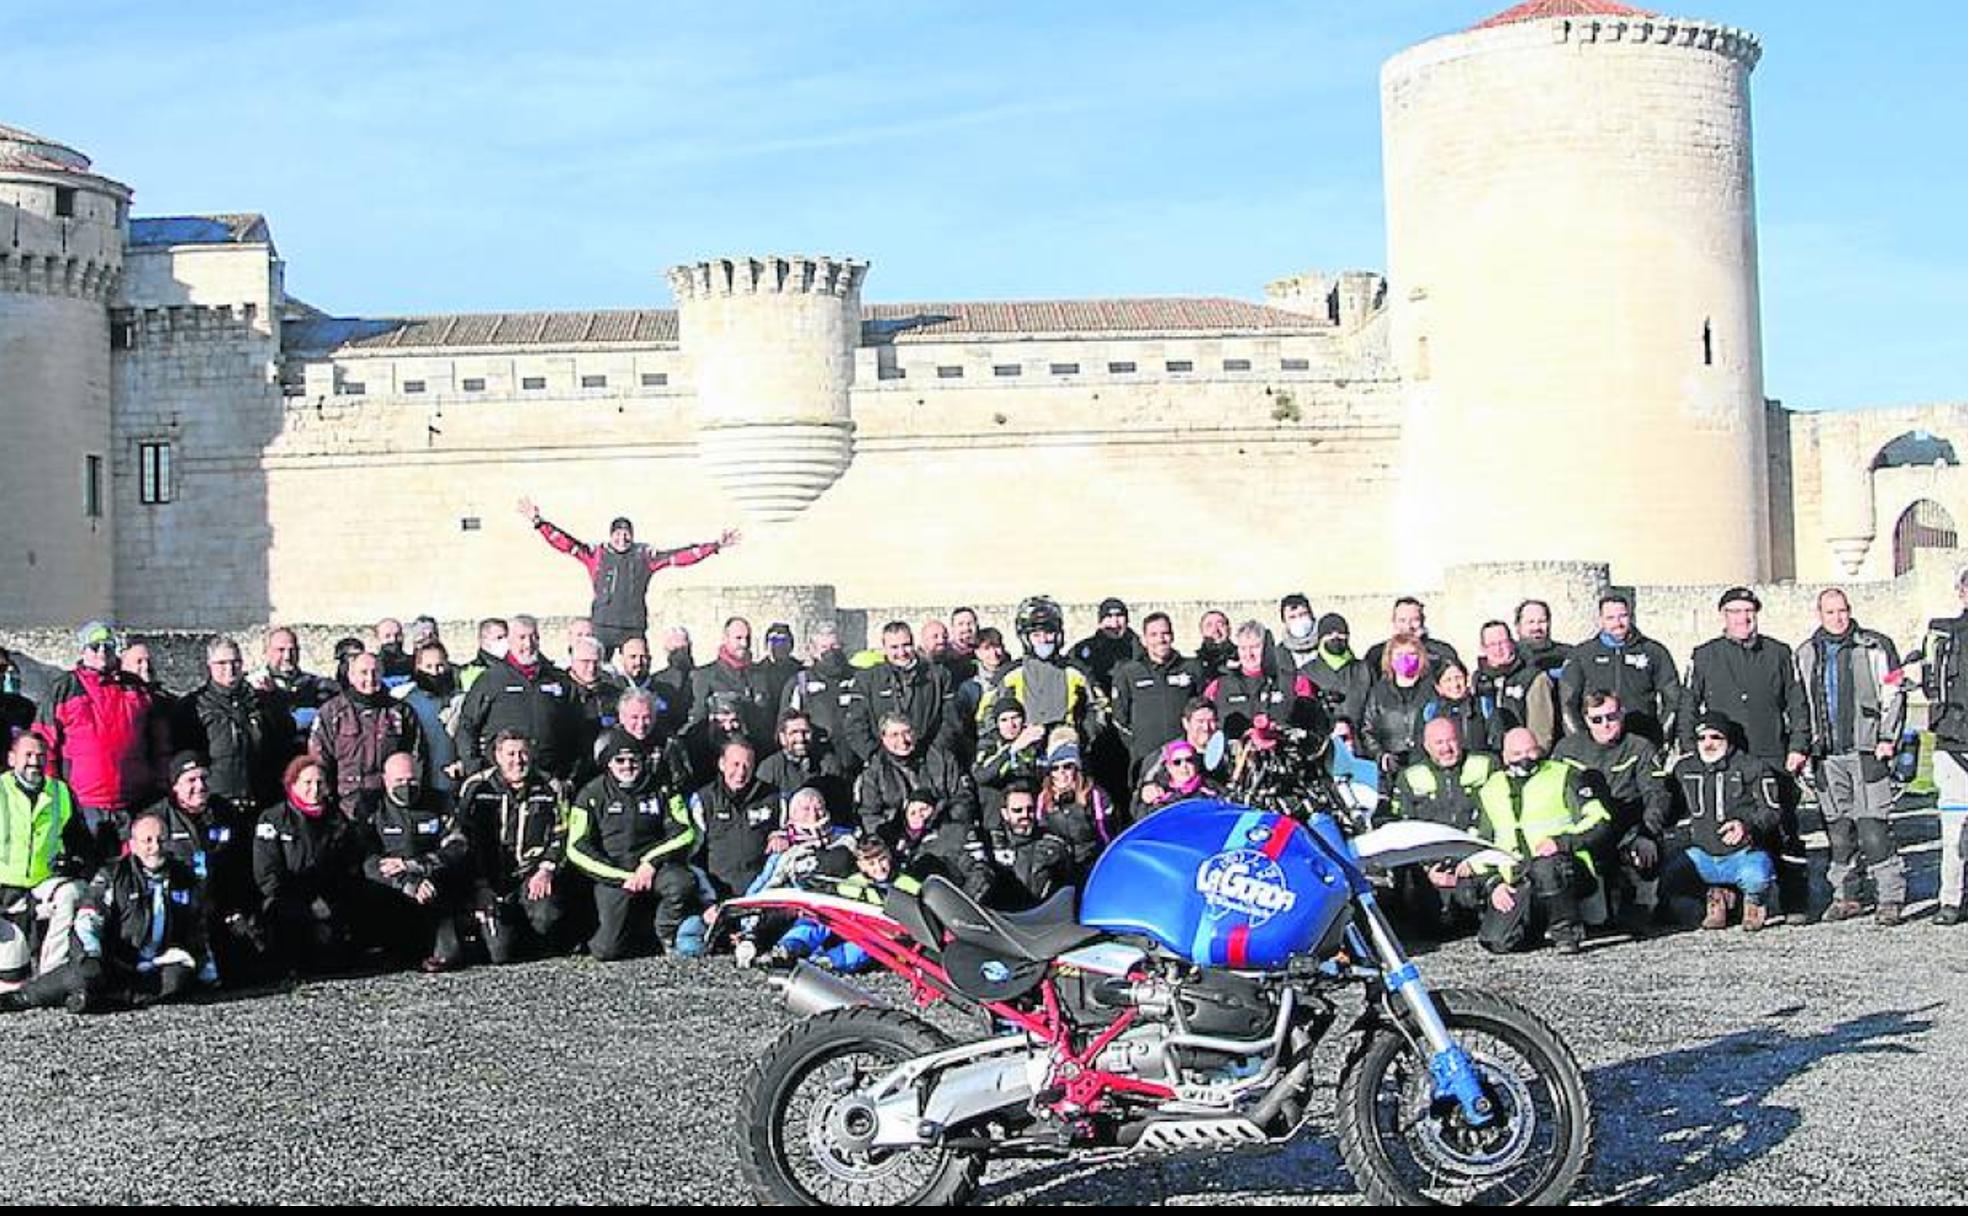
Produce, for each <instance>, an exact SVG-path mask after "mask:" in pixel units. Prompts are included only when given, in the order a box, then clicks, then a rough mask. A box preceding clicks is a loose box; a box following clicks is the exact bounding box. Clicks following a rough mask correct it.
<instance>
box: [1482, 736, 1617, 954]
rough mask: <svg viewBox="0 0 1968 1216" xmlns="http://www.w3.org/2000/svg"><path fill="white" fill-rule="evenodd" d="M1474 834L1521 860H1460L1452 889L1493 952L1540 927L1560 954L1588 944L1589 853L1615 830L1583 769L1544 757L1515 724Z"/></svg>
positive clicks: (1509, 948)
mask: <svg viewBox="0 0 1968 1216" xmlns="http://www.w3.org/2000/svg"><path fill="white" fill-rule="evenodd" d="M1477 805H1478V807H1479V809H1480V810H1481V812H1482V822H1481V826H1480V829H1479V834H1480V835H1481V836H1482V837H1483V838H1484V839H1485V840H1488V841H1489V842H1490V843H1492V844H1494V845H1496V846H1497V847H1498V848H1500V849H1502V850H1504V851H1505V852H1509V853H1514V854H1516V855H1517V856H1518V857H1519V858H1520V859H1522V860H1520V861H1519V862H1518V863H1517V864H1516V865H1514V866H1508V867H1504V868H1502V869H1499V870H1486V869H1483V868H1480V867H1473V866H1471V865H1470V864H1469V863H1464V865H1462V866H1461V867H1458V869H1457V873H1458V875H1459V876H1460V877H1461V882H1460V883H1459V884H1458V888H1457V897H1458V899H1460V900H1462V901H1463V902H1464V904H1465V905H1466V906H1476V907H1478V908H1480V914H1481V917H1482V920H1481V924H1480V927H1479V928H1478V930H1477V940H1478V941H1479V942H1481V943H1482V946H1483V948H1484V949H1485V950H1488V951H1489V952H1490V953H1492V954H1510V953H1514V952H1516V951H1518V950H1523V949H1527V948H1529V947H1530V946H1532V945H1533V944H1535V943H1536V942H1537V940H1538V938H1539V936H1540V934H1539V931H1540V929H1542V931H1543V933H1544V934H1545V935H1548V936H1549V937H1550V938H1551V942H1552V944H1553V945H1554V946H1556V947H1557V948H1558V953H1560V954H1577V953H1578V952H1579V951H1580V950H1581V949H1582V948H1583V947H1584V945H1585V916H1584V910H1583V905H1584V904H1585V902H1586V901H1587V900H1591V899H1593V898H1594V897H1595V896H1596V894H1597V892H1598V882H1599V876H1598V871H1597V869H1596V867H1595V866H1594V864H1593V861H1592V854H1593V852H1594V851H1595V850H1598V849H1601V848H1603V847H1604V846H1605V845H1606V843H1607V837H1608V836H1609V835H1610V834H1611V831H1612V816H1611V815H1610V814H1609V813H1608V812H1607V810H1606V808H1605V806H1604V804H1602V803H1601V802H1600V801H1599V800H1598V799H1597V798H1595V797H1593V795H1592V790H1591V787H1590V786H1589V785H1588V784H1587V780H1586V773H1585V771H1584V770H1583V769H1581V768H1579V767H1578V766H1577V765H1573V764H1569V763H1567V762H1565V761H1563V760H1546V759H1544V749H1543V746H1542V745H1541V744H1539V743H1538V740H1537V736H1536V735H1534V734H1532V733H1531V732H1530V731H1529V730H1528V729H1526V728H1525V727H1521V726H1520V727H1517V728H1516V729H1514V730H1512V731H1510V732H1509V733H1508V734H1506V735H1505V736H1504V737H1503V770H1502V771H1501V772H1498V773H1496V774H1495V775H1493V776H1491V778H1490V779H1489V780H1488V781H1485V782H1484V783H1483V786H1482V788H1481V789H1480V790H1479V791H1478V792H1477Z"/></svg>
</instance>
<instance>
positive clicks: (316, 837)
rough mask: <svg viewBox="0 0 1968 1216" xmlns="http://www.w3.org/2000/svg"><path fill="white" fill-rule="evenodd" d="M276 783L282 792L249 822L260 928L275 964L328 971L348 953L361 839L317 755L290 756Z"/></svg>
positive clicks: (282, 967)
mask: <svg viewBox="0 0 1968 1216" xmlns="http://www.w3.org/2000/svg"><path fill="white" fill-rule="evenodd" d="M282 785H283V786H284V788H285V789H286V791H287V793H286V797H285V798H283V799H282V800H281V801H280V802H278V803H276V804H274V805H273V806H270V807H268V808H267V809H266V810H265V811H263V812H261V814H260V822H259V823H258V825H256V826H255V827H254V829H253V881H254V883H255V884H256V885H257V886H258V887H259V891H260V922H259V927H260V931H261V932H262V933H263V934H264V936H265V939H266V941H267V943H268V945H269V947H270V949H269V956H270V959H271V961H272V963H273V964H274V966H275V967H276V968H277V969H278V970H280V971H281V972H284V973H288V974H292V973H295V972H303V973H313V974H319V973H323V972H330V971H335V970H338V969H340V968H342V967H346V966H347V965H348V964H349V963H350V962H351V961H352V959H353V957H354V956H353V952H352V951H351V949H350V946H349V930H350V928H351V920H352V919H353V914H354V913H355V911H356V900H357V896H356V887H355V884H356V882H357V881H358V879H357V873H356V871H357V867H358V866H359V865H360V863H361V843H360V841H358V840H357V839H356V836H355V832H354V829H353V826H352V825H351V824H350V823H349V821H348V819H347V818H346V817H345V816H344V815H343V814H342V813H341V812H340V811H339V810H337V809H336V808H335V806H334V804H333V800H332V799H333V796H332V794H331V792H330V790H329V787H328V777H327V774H326V772H325V771H324V770H323V769H322V766H321V763H320V762H319V761H317V760H315V759H314V758H313V757H311V756H301V757H298V758H296V759H295V760H294V761H293V762H292V763H291V764H289V765H288V766H287V772H286V775H285V776H284V777H283V779H282Z"/></svg>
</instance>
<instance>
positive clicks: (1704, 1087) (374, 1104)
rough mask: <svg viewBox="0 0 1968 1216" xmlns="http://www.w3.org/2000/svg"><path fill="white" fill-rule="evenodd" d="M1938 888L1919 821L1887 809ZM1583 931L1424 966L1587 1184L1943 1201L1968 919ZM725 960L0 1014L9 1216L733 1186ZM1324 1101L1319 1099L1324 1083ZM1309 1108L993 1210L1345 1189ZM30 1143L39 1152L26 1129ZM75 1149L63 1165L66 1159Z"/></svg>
mask: <svg viewBox="0 0 1968 1216" xmlns="http://www.w3.org/2000/svg"><path fill="white" fill-rule="evenodd" d="M1900 830H1901V834H1902V838H1903V839H1905V840H1907V841H1908V842H1909V843H1910V844H1911V845H1912V846H1913V852H1912V854H1911V861H1912V864H1913V870H1914V882H1915V894H1916V896H1920V895H1923V894H1924V895H1926V896H1928V897H1929V898H1931V892H1932V889H1933V885H1934V882H1933V874H1932V869H1933V852H1934V849H1933V840H1932V837H1933V829H1932V824H1931V819H1930V818H1927V817H1921V816H1912V817H1909V818H1908V819H1906V820H1904V821H1903V822H1902V824H1901V828H1900ZM1916 911H1917V912H1922V913H1923V918H1922V919H1921V920H1920V921H1919V922H1918V923H1914V924H1911V925H1908V926H1906V927H1904V928H1902V929H1900V930H1897V931H1891V932H1888V931H1883V930H1880V929H1877V928H1876V927H1874V926H1873V925H1872V924H1870V923H1869V922H1864V923H1857V924H1848V925H1839V926H1811V927H1783V928H1779V929H1775V930H1772V931H1771V932H1770V933H1769V934H1767V935H1765V936H1764V937H1762V938H1760V939H1746V938H1744V937H1743V936H1742V935H1741V934H1740V933H1738V932H1735V931H1731V932H1729V933H1726V934H1683V935H1679V936H1675V937H1670V938H1665V939H1659V940H1654V941H1649V942H1642V943H1626V942H1607V943H1602V944H1599V945H1597V946H1595V947H1594V948H1593V949H1591V950H1588V951H1587V953H1586V954H1585V955H1584V956H1582V957H1580V958H1577V959H1569V960H1567V959H1559V958H1556V957H1554V956H1551V955H1550V954H1549V953H1545V954H1540V955H1534V956H1528V957H1522V958H1516V959H1510V960H1503V961H1498V960H1492V959H1488V958H1484V957H1481V956H1480V955H1479V953H1478V952H1476V951H1475V950H1474V948H1473V947H1472V946H1471V945H1469V944H1468V943H1459V944H1456V945H1452V946H1449V947H1447V948H1444V949H1442V950H1440V951H1436V952H1433V953H1431V954H1428V955H1427V956H1426V957H1425V958H1424V959H1423V973H1424V975H1426V976H1427V977H1428V978H1429V979H1430V980H1431V981H1432V982H1434V983H1436V984H1438V985H1441V984H1450V983H1453V984H1468V985H1481V986H1485V987H1489V988H1492V989H1495V990H1498V991H1501V992H1504V993H1507V994H1509V995H1511V996H1514V997H1516V998H1518V999H1520V1000H1522V1001H1525V1002H1526V1003H1528V1004H1530V1005H1532V1006H1533V1007H1534V1008H1536V1009H1538V1010H1539V1011H1540V1012H1542V1013H1543V1014H1544V1016H1546V1017H1547V1018H1548V1019H1549V1020H1551V1021H1552V1022H1553V1023H1555V1024H1556V1025H1557V1026H1558V1027H1559V1029H1560V1030H1561V1031H1562V1032H1563V1033H1564V1034H1565V1036H1566V1037H1567V1039H1568V1040H1569V1041H1570V1042H1571V1044H1572V1045H1573V1047H1574V1049H1575V1050H1576V1051H1577V1052H1578V1054H1579V1057H1580V1059H1581V1062H1582V1063H1583V1064H1584V1065H1585V1066H1586V1068H1587V1070H1588V1072H1589V1079H1590V1084H1591V1088H1592V1092H1593V1095H1594V1099H1595V1103H1596V1106H1597V1110H1598V1115H1599V1120H1600V1137H1599V1143H1600V1150H1599V1160H1598V1167H1597V1169H1596V1171H1595V1173H1594V1175H1593V1178H1592V1186H1591V1193H1592V1197H1595V1198H1600V1199H1605V1200H1612V1201H1620V1202H1672V1203H1683V1202H1699V1203H1718V1204H1726V1203H1748V1202H1755V1203H1785V1202H1790V1203H1856V1202H1870V1203H1917V1202H1946V1201H1953V1200H1958V1199H1959V1197H1960V1195H1961V1184H1960V1180H1959V1179H1960V1167H1959V1159H1958V1153H1959V1148H1958V1144H1957V1142H1956V1139H1955V1137H1954V1136H1953V1134H1952V1131H1951V1129H1952V1118H1951V1116H1948V1115H1947V1114H1946V1112H1947V1111H1949V1110H1951V1109H1952V1108H1953V1102H1954V1101H1955V1099H1956V1096H1957V1094H1958V1093H1959V1091H1960V1081H1959V1079H1958V1078H1957V1077H1956V1076H1955V1075H1954V1073H1953V1071H1952V1068H1951V1067H1950V1065H1951V1064H1952V1063H1953V1062H1955V1061H1958V1060H1961V1059H1963V1058H1968V1025H1965V1024H1964V1019H1963V1017H1962V1012H1961V1010H1962V1005H1963V1004H1964V1002H1965V1001H1968V979H1964V973H1963V970H1962V964H1963V959H1964V956H1968V926H1964V927H1962V928H1960V929H1941V928H1938V927H1936V926H1934V925H1932V924H1931V923H1928V922H1927V921H1926V920H1925V918H1924V909H1916ZM787 1021H788V1018H787V1015H786V1014H785V1013H784V1012H783V1011H781V1010H780V1009H779V1008H777V1006H776V1003H775V1001H774V1000H773V999H772V997H771V995H770V993H769V991H768V990H767V987H766V984H765V981H764V980H763V979H762V978H760V977H759V976H757V975H755V974H748V973H744V972H739V971H737V970H735V969H734V968H733V967H732V966H731V965H730V963H729V962H728V960H715V961H712V962H680V961H672V960H667V959H651V960H644V961H640V962H632V963H621V964H615V965H612V966H603V965H600V964H596V963H593V962H591V961H589V960H587V959H570V960H559V961H553V962H546V963H539V964H534V965H530V966H525V967H519V968H514V969H509V970H505V971H494V970H491V969H481V970H475V971H470V972H466V973H463V974H458V975H450V976H439V977H426V976H421V975H390V976H381V977H375V978H367V979H357V980H345V981H344V980H337V981H330V982H318V983H309V984H306V985H303V986H301V987H299V988H297V989H294V990H291V991H283V992H276V993H272V994H261V995H256V996H253V997H250V998H239V999H230V1000H224V1001H219V1002H215V1003H210V1004H205V1005H201V1006H196V1007H182V1008H167V1009H158V1010H151V1011H147V1012H142V1013H129V1014H117V1015H112V1016H102V1017H90V1018H87V1019H80V1020H78V1019H76V1018H73V1017H71V1016H69V1015H67V1014H65V1013H60V1012H39V1013H32V1014H22V1015H18V1016H16V1017H14V1018H12V1019H11V1020H9V1021H8V1022H7V1023H6V1024H5V1027H4V1031H0V1085H4V1088H5V1092H6V1093H7V1094H8V1095H9V1096H10V1098H11V1099H12V1101H13V1103H14V1105H13V1112H14V1113H13V1116H12V1118H13V1119H14V1129H15V1130H14V1136H15V1140H14V1143H15V1144H16V1146H17V1151H16V1152H15V1153H14V1155H13V1158H12V1159H13V1162H14V1164H13V1166H12V1167H11V1169H10V1171H9V1175H10V1176H9V1179H8V1188H7V1195H8V1198H9V1199H10V1200H11V1201H12V1202H15V1203H38V1202H47V1201H65V1202H77V1201H90V1202H100V1203H118V1202H121V1203H131V1202H141V1203H160V1202H208V1203H209V1202H314V1203H328V1202H349V1203H402V1202H422V1203H474V1202H496V1203H530V1202H611V1203H632V1202H642V1203H647V1202H651V1201H655V1200H668V1201H672V1202H696V1203H706V1202H743V1201H745V1200H747V1199H748V1198H749V1196H748V1195H747V1194H746V1193H745V1191H744V1190H743V1187H742V1184H741V1182H740V1180H739V1178H738V1172H737V1167H736V1162H735V1158H734V1153H733V1148H732V1136H731V1133H730V1125H731V1120H732V1107H733V1102H734V1092H735V1088H736V1080H737V1078H738V1077H739V1075H740V1073H741V1072H742V1070H743V1069H744V1067H745V1066H746V1064H747V1063H748V1062H749V1061H750V1060H751V1059H752V1058H753V1057H754V1056H755V1055H756V1054H757V1053H758V1052H759V1051H761V1050H762V1049H763V1048H764V1047H765V1045H766V1044H767V1043H768V1042H770V1040H771V1039H772V1037H773V1036H774V1035H775V1034H776V1033H777V1032H778V1031H779V1030H780V1029H781V1028H782V1027H783V1026H784V1025H786V1024H787ZM1322 1104H1323V1106H1324V1107H1326V1108H1329V1106H1330V1095H1329V1092H1328V1095H1327V1096H1326V1098H1324V1099H1323V1100H1322ZM1328 1127H1329V1124H1328V1123H1327V1121H1326V1120H1325V1119H1323V1118H1321V1119H1320V1120H1318V1121H1316V1122H1315V1124H1314V1126H1313V1127H1312V1128H1311V1129H1310V1130H1309V1131H1308V1133H1307V1135H1306V1136H1305V1137H1303V1138H1301V1140H1300V1141H1299V1142H1297V1143H1295V1144H1293V1145H1292V1146H1290V1147H1288V1148H1286V1149H1283V1150H1279V1151H1273V1152H1267V1153H1260V1154H1256V1155H1247V1156H1242V1157H1202V1158H1187V1159H1182V1160H1176V1161H1168V1162H1161V1163H1156V1162H1150V1161H1127V1162H1121V1163H1114V1164H1109V1165H1106V1166H1100V1167H1092V1168H1089V1167H1086V1166H1080V1165H1071V1164H1065V1165H1062V1164H1059V1163H1046V1164H1041V1165H1024V1166H1002V1167H998V1168H996V1169H994V1170H993V1171H992V1172H991V1173H990V1174H989V1175H988V1176H987V1186H986V1190H985V1193H984V1196H983V1197H984V1198H985V1199H986V1200H988V1201H993V1202H1000V1203H1007V1202H1015V1203H1036V1202H1043V1203H1117V1202H1151V1201H1155V1202H1167V1203H1219V1202H1222V1201H1224V1200H1226V1199H1233V1200H1236V1201H1239V1202H1243V1203H1284V1202H1320V1201H1326V1202H1346V1201H1350V1199H1351V1196H1352V1187H1351V1184H1350V1182H1349V1181H1348V1179H1347V1176H1346V1174H1345V1171H1344V1170H1343V1169H1342V1168H1341V1167H1340V1165H1339V1163H1338V1159H1337V1157H1336V1155H1335V1153H1334V1151H1333V1150H1332V1147H1331V1145H1330V1143H1329V1142H1328V1141H1327V1140H1325V1139H1323V1138H1322V1137H1323V1136H1324V1135H1325V1134H1326V1132H1327V1129H1328ZM41 1145H46V1146H48V1147H47V1148H46V1149H38V1148H37V1147H34V1146H41ZM84 1145H86V1146H89V1147H88V1149H87V1150H86V1151H78V1148H79V1146H84Z"/></svg>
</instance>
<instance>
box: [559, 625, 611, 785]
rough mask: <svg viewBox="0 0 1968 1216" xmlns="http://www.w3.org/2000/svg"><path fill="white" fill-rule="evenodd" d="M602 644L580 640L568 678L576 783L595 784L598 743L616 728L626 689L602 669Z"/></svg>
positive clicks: (573, 648) (571, 656)
mask: <svg viewBox="0 0 1968 1216" xmlns="http://www.w3.org/2000/svg"><path fill="white" fill-rule="evenodd" d="M601 650H602V647H601V643H600V642H599V641H598V640H596V639H595V638H594V637H591V636H590V637H576V638H575V639H574V643H573V645H572V646H571V647H570V649H569V657H568V661H567V678H568V681H569V683H570V685H571V688H570V690H569V691H570V695H571V697H572V700H573V725H572V728H571V739H572V744H573V747H574V767H575V770H576V772H575V782H576V784H577V785H580V784H585V783H586V781H584V780H583V778H585V779H586V780H590V781H591V780H593V779H594V778H595V777H596V776H597V775H599V773H600V769H599V768H593V769H592V771H590V766H591V765H592V761H591V760H590V757H591V756H592V755H593V754H594V747H595V743H596V742H597V741H598V740H600V738H601V734H602V732H603V731H605V730H607V729H608V728H609V727H611V726H613V725H615V703H616V702H617V701H618V700H620V699H621V696H622V691H623V689H622V686H621V685H620V684H617V683H616V682H615V681H614V680H613V679H612V678H610V677H609V674H608V671H607V669H606V668H604V667H603V666H602V665H601Z"/></svg>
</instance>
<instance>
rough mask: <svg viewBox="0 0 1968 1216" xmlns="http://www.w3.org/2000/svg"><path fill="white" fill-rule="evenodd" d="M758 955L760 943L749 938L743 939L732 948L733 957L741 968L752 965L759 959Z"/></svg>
mask: <svg viewBox="0 0 1968 1216" xmlns="http://www.w3.org/2000/svg"><path fill="white" fill-rule="evenodd" d="M758 956H759V948H758V943H757V942H755V941H751V940H749V939H747V940H745V941H741V942H739V943H738V944H737V945H736V946H733V947H732V948H731V957H732V958H733V959H734V960H736V962H737V963H738V966H739V968H740V969H741V970H743V969H747V968H749V967H751V965H752V964H753V963H755V962H757V961H758Z"/></svg>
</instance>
